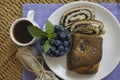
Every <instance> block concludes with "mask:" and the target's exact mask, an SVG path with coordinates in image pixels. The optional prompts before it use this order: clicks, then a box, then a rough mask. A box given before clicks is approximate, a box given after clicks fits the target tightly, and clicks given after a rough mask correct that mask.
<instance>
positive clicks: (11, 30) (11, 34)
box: [10, 18, 39, 46]
mask: <svg viewBox="0 0 120 80" xmlns="http://www.w3.org/2000/svg"><path fill="white" fill-rule="evenodd" d="M23 20H26V21H29V22H30V23H32V24H33V25H34V26H37V27H39V26H38V25H36V24H35V23H34V22H33V21H31V20H29V19H27V18H19V19H17V20H15V21H14V22H13V23H12V25H11V27H10V37H11V39H12V41H13V42H14V43H16V44H17V45H19V46H27V45H30V44H32V43H34V42H35V40H36V38H35V37H33V39H32V40H31V41H30V42H28V43H20V42H19V41H17V40H16V39H15V37H14V35H13V30H14V27H15V25H16V24H17V23H18V22H20V21H23Z"/></svg>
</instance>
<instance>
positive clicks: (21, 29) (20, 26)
mask: <svg viewBox="0 0 120 80" xmlns="http://www.w3.org/2000/svg"><path fill="white" fill-rule="evenodd" d="M30 25H32V23H30V22H29V21H27V20H23V21H20V22H18V23H17V24H16V25H15V28H14V31H13V33H14V37H15V39H16V40H17V41H18V42H20V43H28V42H30V41H31V40H32V39H33V37H32V36H31V35H30V33H29V32H28V30H27V27H28V26H30Z"/></svg>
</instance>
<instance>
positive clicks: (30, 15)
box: [27, 10, 34, 20]
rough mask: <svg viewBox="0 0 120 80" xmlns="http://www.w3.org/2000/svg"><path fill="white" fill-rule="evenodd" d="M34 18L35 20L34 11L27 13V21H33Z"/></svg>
mask: <svg viewBox="0 0 120 80" xmlns="http://www.w3.org/2000/svg"><path fill="white" fill-rule="evenodd" d="M33 18H34V10H30V11H28V13H27V19H29V20H33Z"/></svg>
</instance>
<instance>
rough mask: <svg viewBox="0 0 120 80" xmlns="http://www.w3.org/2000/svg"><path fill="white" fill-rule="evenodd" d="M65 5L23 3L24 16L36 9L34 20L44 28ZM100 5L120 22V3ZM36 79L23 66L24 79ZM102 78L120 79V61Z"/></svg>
mask: <svg viewBox="0 0 120 80" xmlns="http://www.w3.org/2000/svg"><path fill="white" fill-rule="evenodd" d="M63 5H64V4H23V5H22V14H23V17H26V15H27V12H28V11H29V10H34V11H35V16H34V20H35V21H36V22H37V23H38V25H39V26H40V28H42V27H43V25H44V23H45V21H46V20H47V19H48V17H49V16H50V15H51V14H52V13H53V12H54V11H55V10H56V9H58V8H59V7H61V6H63ZM100 5H102V6H104V7H105V8H107V9H108V10H110V11H111V12H112V13H113V14H114V15H115V17H116V18H117V19H118V21H119V22H120V3H100ZM36 47H37V46H36ZM34 79H35V75H34V74H33V73H31V72H29V71H28V70H26V69H25V68H23V80H34ZM60 80H62V79H60ZM102 80H120V63H119V64H118V66H117V67H116V69H115V70H114V71H113V72H112V73H111V74H109V75H108V76H107V77H106V78H104V79H102Z"/></svg>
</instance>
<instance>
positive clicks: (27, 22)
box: [10, 10, 39, 46]
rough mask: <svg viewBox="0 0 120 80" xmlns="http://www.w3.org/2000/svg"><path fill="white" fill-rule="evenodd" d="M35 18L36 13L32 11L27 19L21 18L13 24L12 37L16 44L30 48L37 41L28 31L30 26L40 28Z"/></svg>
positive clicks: (11, 28)
mask: <svg viewBox="0 0 120 80" xmlns="http://www.w3.org/2000/svg"><path fill="white" fill-rule="evenodd" d="M33 18H34V11H33V10H30V11H28V13H27V17H26V18H19V19H17V20H15V21H14V22H13V23H12V25H11V27H10V37H11V39H12V41H13V42H14V43H16V44H17V45H19V46H28V45H31V44H34V43H35V42H36V40H37V39H36V38H35V37H32V36H31V35H30V33H29V32H28V29H27V27H29V26H37V27H38V28H39V26H38V24H37V23H36V22H35V21H34V20H33Z"/></svg>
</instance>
